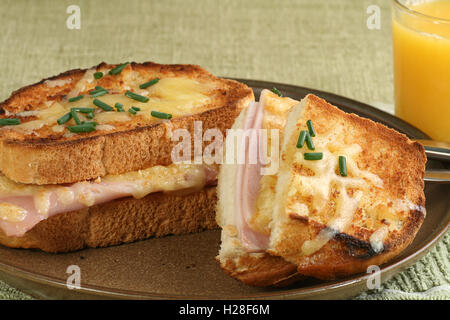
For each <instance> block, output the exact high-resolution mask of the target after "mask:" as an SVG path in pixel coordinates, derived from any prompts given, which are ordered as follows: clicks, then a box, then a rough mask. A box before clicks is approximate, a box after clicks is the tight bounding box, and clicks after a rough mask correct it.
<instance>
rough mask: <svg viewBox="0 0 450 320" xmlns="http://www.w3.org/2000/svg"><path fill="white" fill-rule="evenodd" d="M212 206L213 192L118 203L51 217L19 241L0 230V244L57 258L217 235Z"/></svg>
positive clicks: (157, 195) (161, 195)
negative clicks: (86, 250)
mask: <svg viewBox="0 0 450 320" xmlns="http://www.w3.org/2000/svg"><path fill="white" fill-rule="evenodd" d="M216 202H217V199H216V187H215V186H211V187H205V188H204V189H202V190H199V191H198V190H197V191H191V192H178V193H161V192H159V193H153V194H150V195H148V196H146V197H144V198H142V199H134V198H131V197H129V198H124V199H118V200H113V201H111V202H108V203H104V204H100V205H95V206H92V207H89V208H86V209H82V210H78V211H73V212H67V213H62V214H57V215H54V216H52V217H50V218H48V219H46V220H43V221H41V222H40V223H38V224H37V225H36V226H35V227H34V228H33V229H31V230H29V231H28V232H27V233H26V234H25V235H24V236H23V237H8V236H6V235H5V234H4V232H3V231H2V230H0V244H2V245H4V246H7V247H11V248H27V249H29V248H35V249H40V250H43V251H46V252H52V253H57V252H69V251H75V250H80V249H83V248H86V247H90V248H97V247H106V246H112V245H118V244H121V243H127V242H133V241H137V240H143V239H147V238H150V237H162V236H166V235H172V234H173V235H179V234H186V233H193V232H199V231H201V230H205V229H216V228H217V224H216V222H215V206H216Z"/></svg>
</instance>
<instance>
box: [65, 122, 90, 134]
mask: <svg viewBox="0 0 450 320" xmlns="http://www.w3.org/2000/svg"><path fill="white" fill-rule="evenodd" d="M67 129H69V131H70V132H75V133H79V132H92V131H95V126H94V125H93V124H92V123H84V124H78V125H76V126H70V127H67Z"/></svg>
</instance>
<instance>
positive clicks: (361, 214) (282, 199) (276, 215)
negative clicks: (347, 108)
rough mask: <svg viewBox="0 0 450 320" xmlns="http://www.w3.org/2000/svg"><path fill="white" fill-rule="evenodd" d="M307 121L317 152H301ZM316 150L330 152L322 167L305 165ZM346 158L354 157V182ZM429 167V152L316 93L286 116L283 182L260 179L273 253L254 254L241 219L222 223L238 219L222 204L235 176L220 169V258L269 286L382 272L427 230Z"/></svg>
mask: <svg viewBox="0 0 450 320" xmlns="http://www.w3.org/2000/svg"><path fill="white" fill-rule="evenodd" d="M279 99H280V102H279V103H280V104H282V103H283V101H282V99H283V98H279ZM284 99H285V98H284ZM272 107H273V106H272ZM275 107H276V106H275ZM243 113H245V111H244V112H243ZM238 120H239V118H238ZM307 120H312V122H313V124H314V128H315V131H316V136H315V137H313V141H314V144H315V150H314V151H312V150H308V148H307V146H306V145H304V146H303V147H302V148H297V146H296V144H297V140H298V137H299V133H300V131H301V130H308V128H307V126H306V121H307ZM307 152H322V153H323V159H322V160H316V161H314V160H305V159H304V153H307ZM339 155H343V156H345V157H346V159H347V166H348V175H347V176H345V177H344V176H341V175H340V173H339V165H338V157H339ZM425 163H426V157H425V153H424V149H423V147H422V146H421V145H420V144H418V143H416V142H412V141H411V140H409V139H408V138H407V137H406V136H405V135H403V134H401V133H398V132H396V131H395V130H392V129H389V128H387V127H386V126H383V125H381V124H378V123H375V122H373V121H371V120H369V119H364V118H361V117H359V116H357V115H354V114H347V113H345V112H343V111H341V110H339V109H338V108H336V107H334V106H332V105H330V104H328V103H327V102H326V101H324V100H322V99H320V98H318V97H316V96H314V95H308V96H307V97H306V98H305V99H303V100H302V102H301V103H299V104H297V105H295V106H294V107H293V108H292V109H291V110H290V113H289V115H288V116H287V124H286V127H285V128H284V132H283V133H282V144H281V164H280V170H279V172H278V174H277V177H276V178H275V179H272V180H270V179H266V180H263V179H262V180H261V189H260V192H259V195H260V197H258V198H257V203H256V205H255V213H254V216H253V217H252V228H253V229H255V230H259V231H260V232H262V233H265V234H266V235H268V236H269V237H270V243H269V247H268V248H267V249H266V250H265V251H264V252H261V253H249V252H246V251H245V250H244V249H243V247H242V245H241V243H240V241H239V238H238V236H237V230H236V228H235V226H234V225H233V219H232V218H227V217H223V216H224V214H228V215H229V214H230V213H229V212H226V210H224V207H221V206H220V203H221V201H222V200H221V198H222V196H223V195H222V194H221V193H220V190H221V189H222V188H223V183H224V181H221V179H223V170H227V169H226V168H224V167H222V168H221V172H220V175H219V186H218V190H219V207H218V211H219V212H218V216H219V217H221V219H220V220H218V222H219V225H220V226H221V227H222V228H223V231H222V242H223V244H222V248H221V252H220V253H219V257H218V260H219V261H220V263H221V266H222V268H224V270H225V271H226V272H227V273H229V274H230V275H232V276H234V277H236V278H238V279H240V280H241V281H243V282H245V283H247V284H251V285H260V286H266V285H270V284H277V283H279V282H280V281H282V280H284V279H286V278H291V279H294V280H296V279H300V278H301V276H311V277H316V278H319V279H335V278H338V277H344V276H348V275H351V274H354V273H359V272H365V271H366V270H367V267H368V266H370V265H381V264H383V263H385V262H387V261H389V260H390V259H392V258H393V257H395V256H396V255H398V254H399V253H400V252H401V251H403V250H404V249H405V248H406V247H407V246H408V245H409V244H410V243H411V241H412V240H413V239H414V237H415V235H416V233H417V231H418V230H419V228H420V226H421V224H422V222H423V219H424V217H425V196H424V193H423V188H424V182H423V177H424V171H425ZM228 170H230V169H228ZM263 178H265V177H263ZM229 187H230V186H229V185H228V188H229ZM262 194H263V195H264V197H261V195H262ZM267 199H269V202H267ZM267 208H272V209H273V210H268V209H267ZM224 244H225V245H224ZM269 270H270V273H269ZM268 273H269V274H268Z"/></svg>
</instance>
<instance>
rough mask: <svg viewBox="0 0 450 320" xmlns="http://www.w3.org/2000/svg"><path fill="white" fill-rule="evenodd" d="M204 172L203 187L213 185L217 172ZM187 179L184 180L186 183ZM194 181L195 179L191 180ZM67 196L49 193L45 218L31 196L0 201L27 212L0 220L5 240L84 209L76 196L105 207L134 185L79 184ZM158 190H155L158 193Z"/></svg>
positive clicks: (69, 187) (206, 169) (207, 168)
mask: <svg viewBox="0 0 450 320" xmlns="http://www.w3.org/2000/svg"><path fill="white" fill-rule="evenodd" d="M203 169H204V172H205V185H213V184H214V183H215V181H216V179H217V172H216V171H214V169H212V168H210V167H203ZM189 178H190V177H186V179H189ZM192 178H195V177H192ZM67 191H68V192H73V199H71V200H69V201H67V200H66V201H61V200H60V198H59V197H58V195H57V192H56V191H50V195H49V206H48V212H47V215H44V214H42V213H39V211H38V208H37V207H36V205H35V202H34V197H33V196H32V195H26V196H9V197H0V203H9V204H12V205H15V206H17V207H20V208H23V209H25V210H26V215H25V217H24V219H23V220H22V221H18V222H10V221H7V220H1V219H0V228H1V229H2V230H3V232H4V233H5V234H6V235H7V236H16V237H20V236H23V235H24V234H25V233H26V232H27V231H28V230H30V229H32V228H33V227H34V226H35V225H36V224H38V223H39V222H40V221H42V220H45V219H47V218H48V217H51V216H53V215H56V214H60V213H65V212H71V211H75V210H80V209H83V208H87V207H88V205H87V204H86V203H82V202H85V201H82V202H80V201H79V196H80V195H83V194H86V193H91V195H92V199H91V202H92V204H91V205H96V204H101V203H106V202H109V201H112V200H115V199H120V198H125V197H130V196H132V195H133V192H134V191H135V185H134V183H133V182H100V183H96V182H81V183H75V184H73V185H71V186H68V187H67ZM158 191H161V190H155V191H154V192H158Z"/></svg>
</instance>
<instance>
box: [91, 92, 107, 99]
mask: <svg viewBox="0 0 450 320" xmlns="http://www.w3.org/2000/svg"><path fill="white" fill-rule="evenodd" d="M107 93H108V91H102V90H100V91H97V92H95V93H93V94H91V98H95V97H101V96H103V95H105V94H107Z"/></svg>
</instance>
